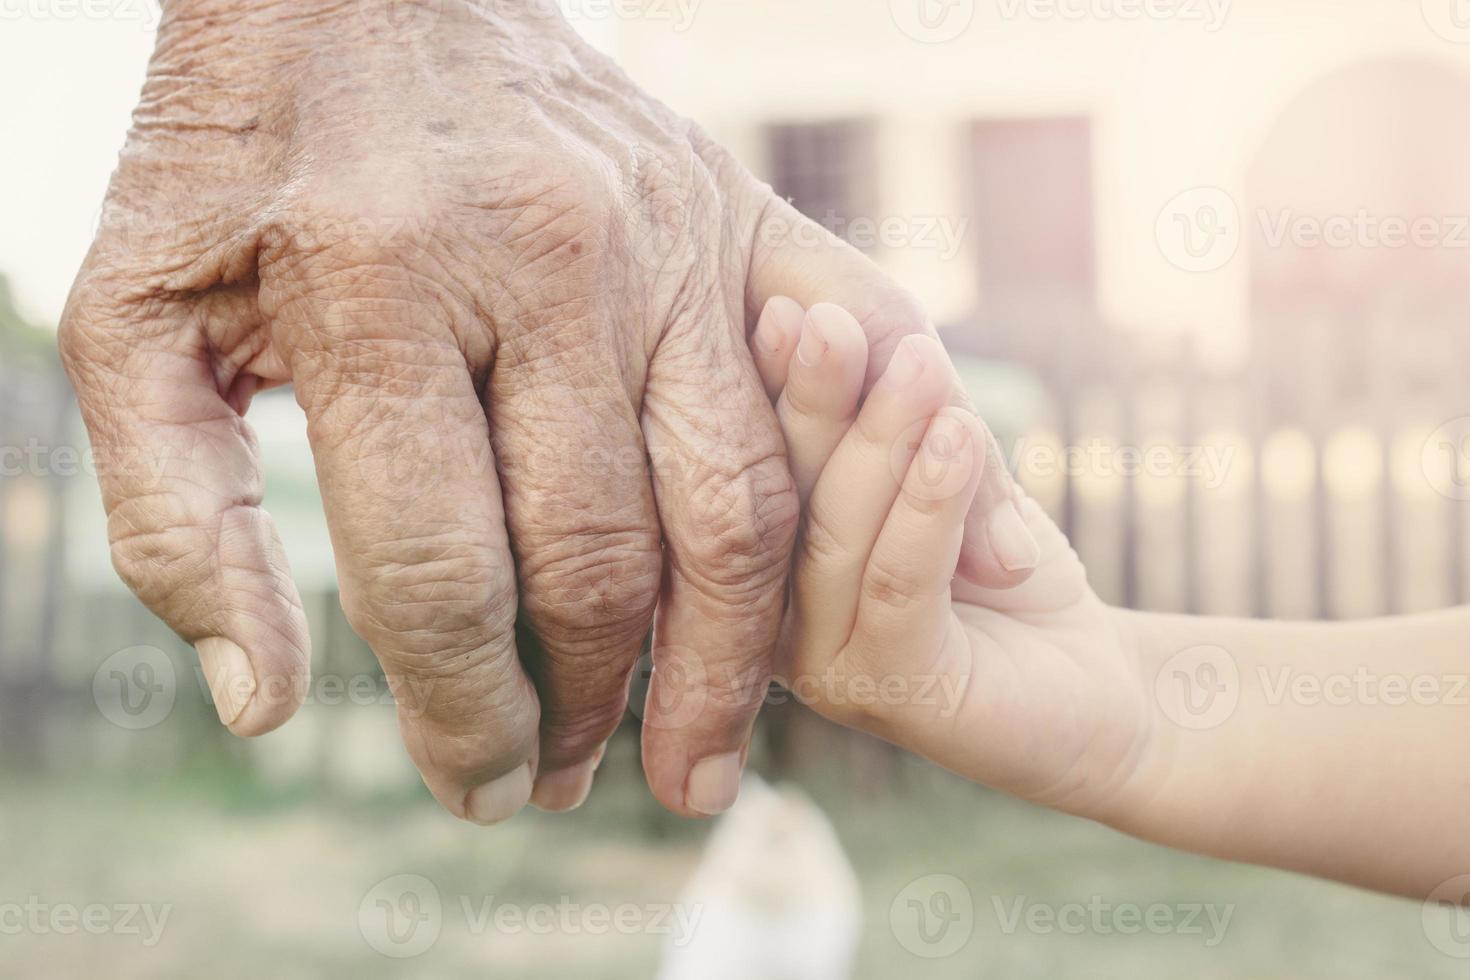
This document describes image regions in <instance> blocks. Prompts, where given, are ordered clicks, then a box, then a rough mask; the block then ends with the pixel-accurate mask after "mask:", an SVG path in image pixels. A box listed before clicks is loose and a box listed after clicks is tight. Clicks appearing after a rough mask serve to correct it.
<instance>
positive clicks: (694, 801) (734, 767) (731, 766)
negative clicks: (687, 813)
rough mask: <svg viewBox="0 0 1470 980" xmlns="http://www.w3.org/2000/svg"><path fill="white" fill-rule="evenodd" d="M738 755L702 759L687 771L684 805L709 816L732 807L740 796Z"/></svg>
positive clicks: (735, 753)
mask: <svg viewBox="0 0 1470 980" xmlns="http://www.w3.org/2000/svg"><path fill="white" fill-rule="evenodd" d="M740 769H741V765H740V753H739V752H729V753H726V754H725V755H713V756H710V757H709V758H708V759H703V760H701V761H700V762H699V763H697V764H696V765H695V767H694V768H693V769H691V770H690V771H689V784H688V786H687V787H686V789H685V791H684V803H685V805H687V806H688V807H689V809H691V810H693V811H694V812H696V813H702V814H704V815H705V816H707V817H713V816H716V815H718V814H721V813H724V812H725V811H726V810H728V809H730V807H732V806H734V805H735V800H736V798H737V797H739V796H740Z"/></svg>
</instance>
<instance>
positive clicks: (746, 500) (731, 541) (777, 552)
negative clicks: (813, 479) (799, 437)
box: [689, 456, 799, 580]
mask: <svg viewBox="0 0 1470 980" xmlns="http://www.w3.org/2000/svg"><path fill="white" fill-rule="evenodd" d="M689 503H690V510H691V513H692V515H693V519H694V527H693V528H692V529H691V531H692V532H693V533H692V534H691V536H690V543H689V551H690V556H691V557H692V558H693V559H694V560H695V562H696V563H697V564H698V565H699V566H700V567H701V568H703V569H705V570H706V571H707V572H708V573H710V574H719V573H720V572H721V570H723V572H724V574H726V575H728V576H730V577H731V578H732V579H735V580H743V579H745V578H747V577H748V576H749V575H750V574H751V573H752V572H753V571H760V570H764V569H769V568H771V567H772V566H775V565H780V564H783V563H784V561H785V559H786V558H787V556H788V555H789V554H790V548H791V541H792V538H793V536H794V534H795V530H796V524H797V520H798V516H799V514H798V504H797V499H796V491H795V487H794V485H793V483H792V480H791V475H790V472H789V471H788V470H787V468H786V462H785V460H784V459H783V458H781V457H777V456H771V457H767V458H765V459H762V460H759V461H757V462H755V463H752V464H750V465H748V466H745V467H744V468H743V469H742V470H741V471H740V472H738V473H736V474H734V475H733V476H727V475H724V474H717V475H712V476H711V477H709V478H707V479H706V480H704V481H703V482H701V483H700V484H699V485H697V486H696V487H695V488H694V490H693V492H692V494H691V497H690V502H689Z"/></svg>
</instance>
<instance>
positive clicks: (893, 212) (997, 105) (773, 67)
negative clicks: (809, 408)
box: [570, 0, 1470, 616]
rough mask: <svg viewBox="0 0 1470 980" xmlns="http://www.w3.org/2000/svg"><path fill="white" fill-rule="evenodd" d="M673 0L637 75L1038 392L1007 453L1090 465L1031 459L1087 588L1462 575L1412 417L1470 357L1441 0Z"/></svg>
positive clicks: (1468, 207) (1263, 604)
mask: <svg viewBox="0 0 1470 980" xmlns="http://www.w3.org/2000/svg"><path fill="white" fill-rule="evenodd" d="M570 6H571V7H572V8H573V9H574V10H575V9H576V8H577V7H578V5H577V4H575V3H573V4H571V5H570ZM668 6H669V5H667V4H665V5H662V6H660V5H658V4H652V3H650V4H649V5H647V6H646V8H645V14H646V15H645V16H643V17H638V18H629V19H626V20H623V21H620V22H619V23H618V25H617V27H618V30H617V32H616V39H615V41H614V42H611V43H613V44H614V46H615V53H616V55H617V57H618V58H619V60H620V61H621V62H622V63H623V64H624V65H625V66H626V67H627V68H628V70H629V71H630V72H631V73H632V74H633V75H634V77H635V78H637V79H638V80H639V81H641V82H642V83H644V84H645V85H647V86H648V87H649V88H651V89H652V90H653V91H654V92H656V93H658V94H659V95H660V96H661V97H663V98H665V99H667V100H668V101H670V102H671V103H672V104H673V105H674V107H675V108H677V109H678V110H679V111H681V112H683V113H685V114H686V115H688V116H690V117H691V118H693V119H696V120H698V121H700V122H701V124H702V125H704V126H705V127H706V128H708V129H710V130H711V131H712V132H713V134H714V135H715V136H716V137H717V138H718V139H719V140H721V141H722V142H724V143H726V144H727V145H729V146H731V147H732V148H733V149H734V150H735V152H736V153H737V155H738V156H740V157H741V158H742V159H743V160H745V161H747V162H748V163H749V164H750V165H751V166H752V167H753V168H754V169H755V170H756V171H757V172H758V173H759V174H760V175H761V176H763V177H764V178H765V179H767V180H769V181H770V182H771V183H772V185H773V186H774V187H775V188H776V189H777V190H778V191H779V192H781V193H783V194H786V195H788V196H789V197H790V198H791V199H792V201H793V202H794V203H795V204H796V205H797V206H798V207H800V208H801V209H802V210H803V211H805V212H806V213H807V214H808V215H809V216H811V217H813V218H815V219H817V220H818V221H821V222H823V223H824V224H826V225H827V226H828V227H829V228H830V229H831V230H833V231H835V232H836V233H838V234H840V235H843V236H844V237H847V238H848V239H849V240H850V241H852V242H853V243H854V244H857V245H859V246H860V247H862V248H864V250H865V251H867V252H868V253H869V254H870V255H872V257H873V258H874V259H875V260H877V261H878V262H879V263H880V264H881V265H882V266H883V267H884V268H885V269H887V270H888V271H889V272H891V273H892V274H893V275H894V276H896V277H898V278H899V279H900V280H901V281H903V282H904V283H905V284H907V285H908V286H910V287H911V288H913V289H914V290H916V291H917V292H918V293H919V294H920V295H921V296H922V297H923V298H924V300H925V301H926V303H928V304H929V307H930V309H931V311H932V312H933V313H934V315H935V317H936V319H937V320H938V321H939V322H940V323H941V324H943V325H944V327H945V329H946V340H947V342H948V343H949V345H950V346H951V348H952V349H954V350H957V351H960V352H969V353H972V354H976V355H981V356H984V357H986V358H990V359H999V360H1003V361H1007V362H1010V363H1013V364H1021V365H1025V366H1027V367H1029V368H1030V369H1031V370H1032V371H1033V372H1034V374H1035V376H1036V377H1038V378H1040V379H1041V381H1042V383H1043V385H1044V387H1045V389H1046V390H1047V392H1048V396H1049V399H1048V408H1046V409H1045V410H1044V411H1043V412H1042V413H1041V414H1040V415H1039V416H1037V417H1034V418H1031V419H1030V420H1029V422H1028V423H1026V425H1025V428H1026V429H1027V431H1026V432H1025V433H1024V434H1023V435H1024V438H1023V444H1024V443H1025V442H1028V441H1029V443H1030V445H1031V446H1032V448H1033V450H1035V452H1034V453H1033V454H1032V455H1033V456H1034V457H1035V458H1036V459H1047V458H1061V457H1063V456H1065V455H1066V454H1067V453H1068V448H1069V447H1070V450H1071V456H1072V460H1073V461H1072V462H1071V463H1070V464H1065V465H1061V466H1054V467H1049V468H1044V469H1045V472H1042V471H1041V470H1042V469H1043V468H1041V467H1028V465H1027V463H1026V460H1027V459H1028V458H1031V457H1028V454H1027V453H1026V452H1025V451H1024V448H1023V449H1022V450H1018V454H1017V460H1016V461H1017V463H1018V465H1017V469H1018V471H1019V472H1020V475H1021V477H1022V479H1023V481H1025V482H1026V483H1027V485H1028V486H1029V487H1030V488H1031V489H1032V491H1033V492H1034V493H1036V494H1037V496H1038V497H1039V498H1041V499H1042V500H1043V501H1044V502H1045V503H1047V505H1048V506H1049V507H1051V508H1052V510H1053V512H1054V513H1055V514H1056V515H1057V516H1058V517H1059V519H1061V520H1062V521H1063V523H1064V524H1065V526H1066V528H1067V530H1068V531H1069V532H1070V533H1071V534H1072V535H1073V537H1074V540H1075V541H1076V542H1077V545H1078V547H1079V550H1081V551H1082V553H1083V556H1084V558H1085V559H1087V561H1088V563H1089V566H1090V568H1091V570H1092V573H1093V577H1094V580H1095V581H1096V583H1097V585H1098V587H1099V589H1100V590H1101V591H1102V592H1103V593H1104V595H1105V596H1107V597H1108V598H1111V599H1114V600H1116V601H1122V602H1127V603H1130V604H1138V605H1144V606H1150V607H1154V608H1175V609H1199V610H1208V611H1220V612H1240V613H1258V614H1270V615H1289V616H1350V615H1365V614H1372V613H1377V612H1384V611H1389V610H1393V609H1406V608H1420V607H1426V606H1437V605H1443V604H1446V603H1449V602H1454V601H1458V600H1461V599H1463V598H1464V597H1465V593H1464V572H1463V567H1464V563H1465V557H1464V556H1465V550H1466V547H1465V544H1464V534H1463V528H1462V526H1461V525H1462V518H1461V507H1460V503H1461V501H1460V498H1461V497H1462V496H1464V495H1462V494H1459V493H1458V486H1457V485H1455V486H1451V487H1450V489H1449V491H1448V492H1446V489H1445V483H1446V479H1447V477H1446V476H1445V473H1444V472H1443V471H1444V470H1445V469H1446V468H1450V469H1454V470H1455V473H1458V469H1457V467H1458V466H1460V465H1461V463H1462V457H1463V456H1464V455H1465V454H1464V452H1463V451H1462V443H1461V442H1460V441H1459V438H1458V436H1454V437H1452V438H1448V439H1446V438H1444V436H1443V433H1441V434H1440V435H1438V436H1435V437H1434V438H1431V433H1433V432H1435V430H1437V429H1439V428H1440V427H1441V426H1443V425H1445V424H1446V423H1447V422H1450V421H1451V420H1454V419H1456V418H1458V417H1459V416H1461V415H1464V414H1466V410H1465V409H1464V408H1463V407H1462V406H1464V405H1465V404H1466V399H1465V398H1464V397H1463V396H1462V395H1461V394H1460V392H1461V389H1462V387H1463V385H1461V384H1459V383H1457V372H1458V370H1460V366H1461V365H1463V364H1466V363H1470V361H1467V359H1466V357H1465V355H1466V354H1470V345H1467V336H1470V331H1466V330H1464V329H1463V328H1461V327H1460V324H1461V323H1463V322H1464V319H1465V318H1464V310H1465V309H1466V301H1467V300H1470V228H1467V222H1470V219H1467V218H1466V216H1470V173H1467V172H1466V171H1465V169H1464V167H1463V166H1462V165H1461V161H1462V160H1463V159H1464V150H1465V146H1464V144H1465V143H1466V141H1470V98H1467V96H1470V46H1466V42H1470V21H1463V22H1462V19H1457V18H1456V16H1455V14H1456V8H1455V7H1454V5H1453V3H1452V2H1451V0H1445V2H1443V3H1440V2H1438V0H1423V2H1422V3H1421V2H1399V3H1384V2H1377V0H1351V2H1293V3H1279V2H1262V0H1238V2H1234V3H1231V2H1228V0H1219V2H1215V3H1209V2H1205V0H1180V2H1177V3H1170V2H1167V0H1166V2H1163V3H1159V4H1153V5H1142V4H1117V3H1100V2H1081V0H1079V2H1060V3H1049V2H1026V0H996V2H987V3H975V2H971V0H949V2H939V0H888V2H872V3H866V4H852V3H848V2H841V0H813V2H808V3H803V4H800V5H791V4H786V3H777V2H774V0H751V2H742V3H738V4H736V3H716V2H708V3H704V4H702V5H697V6H696V7H695V8H693V10H692V11H690V12H689V15H688V16H687V17H685V18H684V19H683V20H675V19H673V18H672V17H663V16H659V15H658V11H659V10H663V9H667V8H668ZM814 38H819V39H820V41H814V40H813V39H814ZM978 394H979V395H980V396H981V397H982V403H983V402H984V395H985V392H979V393H978ZM1454 425H1457V423H1454V424H1452V426H1451V427H1452V428H1454ZM1456 431H1458V430H1456ZM1038 447H1040V448H1038ZM1048 447H1049V448H1048ZM1441 449H1442V450H1443V453H1442V454H1441V453H1440V450H1441ZM1043 450H1044V451H1043ZM1120 450H1121V451H1124V452H1123V453H1122V456H1121V457H1120ZM1084 451H1085V452H1084ZM1150 454H1156V455H1155V456H1154V457H1153V458H1155V459H1156V460H1157V461H1158V462H1157V464H1156V465H1150V464H1148V463H1147V462H1143V463H1140V462H1138V461H1136V460H1135V459H1134V457H1144V459H1145V460H1146V459H1147V458H1149V457H1150ZM1441 455H1442V458H1440V456H1441ZM1167 457H1172V459H1170V458H1167ZM1205 457H1213V460H1214V462H1215V463H1216V464H1217V465H1216V466H1215V467H1214V469H1215V470H1217V471H1218V472H1214V473H1209V472H1206V470H1208V469H1209V468H1210V467H1208V466H1206V465H1205V464H1206V463H1208V462H1209V459H1207V458H1205ZM1058 470H1061V471H1063V472H1061V473H1058V472H1057V471H1058ZM1450 482H1451V483H1453V481H1452V480H1451V481H1450Z"/></svg>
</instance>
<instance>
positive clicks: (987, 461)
mask: <svg viewBox="0 0 1470 980" xmlns="http://www.w3.org/2000/svg"><path fill="white" fill-rule="evenodd" d="M772 315H781V316H782V317H783V318H784V319H785V320H786V321H787V322H788V323H789V322H790V321H791V320H792V311H791V310H789V309H788V310H779V311H774V312H773V314H772ZM766 326H767V327H768V329H767V330H766V331H765V333H764V335H763V339H764V340H765V341H766V343H764V344H762V343H756V344H754V345H753V346H754V347H755V352H754V353H755V358H756V363H757V366H758V367H759V369H760V371H761V374H762V376H763V377H764V378H765V380H766V383H767V387H768V389H770V390H771V392H772V395H773V397H777V396H778V398H779V400H778V414H779V416H780V420H781V425H782V428H783V430H784V432H785V434H786V442H787V450H788V454H789V457H790V465H791V469H792V473H793V474H794V475H795V478H796V483H797V487H798V490H799V492H800V494H801V499H802V504H803V514H802V524H801V533H800V536H799V538H798V542H797V553H796V560H795V564H794V571H793V580H792V588H791V602H790V607H789V609H788V612H787V617H786V622H785V624H784V626H783V632H782V642H781V655H780V659H779V660H778V663H777V675H778V677H780V678H781V679H782V680H783V681H784V682H785V683H786V684H787V686H788V687H790V688H791V690H792V692H793V694H794V695H795V696H797V697H798V698H800V699H801V700H803V701H804V702H806V703H808V704H810V705H811V706H812V707H813V708H815V709H816V710H817V711H818V712H820V713H821V714H823V715H825V716H827V717H829V718H832V719H833V720H835V721H839V722H842V723H844V724H848V725H851V726H853V727H857V728H861V729H864V730H867V731H869V732H872V733H873V734H876V735H879V736H881V737H883V738H886V739H888V740H890V741H892V742H895V743H897V744H899V745H901V746H903V747H905V748H908V749H911V750H913V751H915V752H918V753H920V754H922V755H925V756H927V757H928V758H930V759H933V760H934V761H936V762H938V763H940V764H942V765H944V766H946V767H948V768H950V769H953V770H955V771H956V772H959V773H961V774H963V775H965V776H967V777H969V778H972V779H975V780H978V781H980V782H983V783H987V784H989V785H992V786H995V787H998V788H1000V789H1004V790H1007V791H1009V792H1013V793H1016V794H1017V795H1020V796H1023V797H1026V798H1028V799H1032V800H1035V801H1037V802H1041V803H1045V804H1048V805H1052V806H1057V807H1060V808H1063V809H1066V810H1070V811H1073V812H1079V813H1085V814H1088V815H1091V816H1097V817H1103V816H1104V815H1105V814H1106V813H1107V812H1108V811H1109V810H1111V809H1113V808H1115V807H1116V806H1119V805H1122V803H1123V800H1122V799H1121V797H1120V794H1123V793H1125V792H1126V791H1127V790H1128V789H1130V788H1131V787H1130V786H1129V782H1130V776H1131V775H1132V774H1133V773H1134V772H1135V771H1136V770H1137V768H1138V763H1139V760H1140V758H1141V757H1142V756H1143V754H1144V751H1145V749H1146V747H1147V745H1148V741H1149V732H1150V730H1151V726H1150V723H1149V719H1150V717H1151V715H1152V712H1151V711H1150V704H1151V699H1150V698H1149V697H1148V695H1147V691H1146V689H1145V684H1144V681H1143V679H1142V676H1141V671H1140V668H1139V664H1138V658H1137V655H1136V652H1135V651H1134V649H1133V647H1132V645H1131V644H1130V643H1125V642H1123V640H1122V639H1121V638H1120V635H1119V628H1118V622H1117V621H1116V620H1115V618H1114V616H1113V615H1112V613H1111V612H1110V611H1109V610H1108V608H1107V607H1105V606H1104V605H1103V603H1102V602H1101V601H1100V600H1099V599H1098V598H1097V597H1096V596H1095V595H1094V594H1093V592H1092V590H1091V589H1090V588H1089V587H1088V585H1087V580H1086V576H1085V573H1084V571H1083V568H1082V565H1081V563H1080V562H1079V561H1078V559H1077V556H1076V554H1075V553H1074V552H1073V551H1072V549H1071V548H1070V547H1069V546H1068V544H1067V541H1066V540H1065V538H1064V537H1063V536H1062V534H1061V532H1060V531H1059V530H1058V529H1057V528H1056V526H1055V525H1054V524H1053V523H1052V522H1051V521H1050V520H1049V519H1048V518H1047V517H1046V515H1045V514H1044V513H1043V512H1042V510H1041V508H1040V507H1038V506H1037V505H1036V504H1035V503H1033V502H1032V501H1030V500H1028V499H1026V498H1025V497H1024V496H1023V495H1022V494H1020V492H1019V491H1018V490H1017V489H1016V488H1015V486H1014V484H1013V481H1012V480H1011V478H1010V474H1009V473H1007V472H1006V470H1005V468H1004V465H1003V464H1002V463H1001V461H1000V454H999V453H998V451H996V450H995V448H994V441H993V439H992V438H991V437H990V435H989V433H988V432H987V431H986V429H985V427H984V425H983V424H982V423H981V422H980V420H979V419H977V418H976V417H975V416H974V415H972V414H970V413H968V412H965V411H964V410H962V409H957V408H953V407H946V406H949V405H950V404H951V401H952V399H951V396H952V394H953V391H952V386H953V385H954V384H955V383H956V382H955V381H954V379H953V375H952V373H951V372H950V370H949V368H948V366H947V360H946V358H945V356H944V352H943V350H942V348H941V347H940V345H939V344H938V343H937V342H936V341H933V340H930V339H927V338H923V337H909V338H907V339H905V340H904V341H903V342H902V343H901V344H900V346H899V348H898V350H897V351H896V352H895V354H894V356H893V360H892V362H891V363H890V365H889V367H888V370H887V371H886V373H885V374H884V375H883V376H882V378H880V379H879V380H878V382H877V383H876V385H875V386H874V387H873V389H872V391H871V393H869V394H868V395H867V397H866V399H865V400H863V398H862V389H863V381H864V375H865V372H866V368H867V348H866V344H865V341H864V338H863V333H862V330H861V329H860V328H859V326H858V324H857V322H856V321H855V320H853V318H852V317H851V316H849V315H848V314H847V313H846V312H845V311H843V310H841V309H840V308H838V307H835V306H830V305H822V306H817V307H814V308H812V310H810V311H809V312H808V313H807V314H806V316H805V322H804V324H802V326H801V332H800V340H799V343H797V342H795V338H794V336H791V335H792V334H793V333H794V331H793V330H792V329H790V328H788V329H787V331H786V333H787V335H788V340H789V341H791V342H786V343H775V344H773V343H770V340H771V337H772V335H773V334H777V333H779V331H773V330H771V329H769V327H770V325H769V324H767V325H766ZM758 336H762V334H761V332H760V331H758ZM793 353H794V355H795V356H792V354H793ZM860 402H861V406H860ZM977 494H978V495H979V496H980V498H981V501H982V503H983V504H984V505H985V507H986V509H987V510H988V511H989V512H990V513H991V514H992V517H991V523H990V524H989V525H988V527H989V536H990V538H991V539H992V541H993V542H994V541H995V540H996V539H997V538H1003V539H1007V540H1003V541H1002V542H1000V547H999V548H997V549H996V550H997V551H1000V550H1003V549H1004V550H1013V549H1024V548H1025V547H1027V546H1030V547H1032V548H1034V547H1035V546H1036V544H1037V543H1039V545H1040V551H1041V554H1040V561H1039V563H1038V564H1037V567H1036V572H1035V574H1034V575H1032V576H1031V578H1030V579H1029V580H1028V581H1026V582H1025V583H1023V584H1022V585H1020V586H1018V587H1016V588H1014V589H1008V590H1003V591H1001V590H980V589H975V588H973V587H969V586H966V585H964V584H962V583H961V582H960V581H958V580H956V579H955V578H954V573H955V568H956V565H957V563H958V561H959V560H960V550H961V541H962V532H963V525H964V520H965V515H966V513H967V511H968V510H969V508H970V505H971V502H972V500H973V499H974V498H975V496H976V495H977ZM1028 531H1029V534H1028V533H1027V532H1028ZM1032 536H1034V540H1033V537H1032ZM1033 557H1034V555H1033Z"/></svg>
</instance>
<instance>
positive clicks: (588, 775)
mask: <svg viewBox="0 0 1470 980" xmlns="http://www.w3.org/2000/svg"><path fill="white" fill-rule="evenodd" d="M597 762H598V760H597V759H588V760H587V761H586V762H584V763H582V764H581V765H577V766H572V767H570V768H568V769H560V770H558V771H556V772H544V773H541V774H540V775H538V776H537V777H536V788H535V790H533V791H532V793H531V804H532V805H533V806H535V807H536V808H537V809H538V810H545V811H547V812H548V813H566V812H567V811H569V810H575V809H577V807H579V806H581V805H582V804H583V803H586V802H587V796H588V794H589V793H591V792H592V779H593V777H594V776H595V775H596V774H597Z"/></svg>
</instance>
